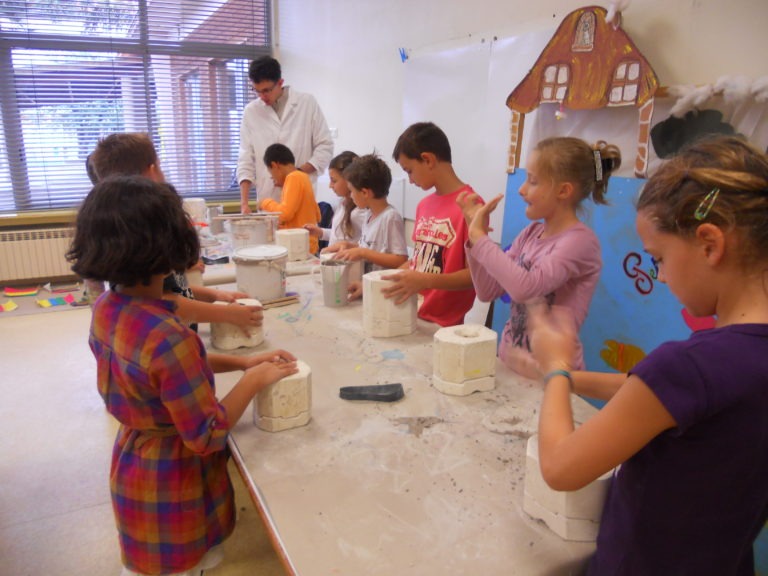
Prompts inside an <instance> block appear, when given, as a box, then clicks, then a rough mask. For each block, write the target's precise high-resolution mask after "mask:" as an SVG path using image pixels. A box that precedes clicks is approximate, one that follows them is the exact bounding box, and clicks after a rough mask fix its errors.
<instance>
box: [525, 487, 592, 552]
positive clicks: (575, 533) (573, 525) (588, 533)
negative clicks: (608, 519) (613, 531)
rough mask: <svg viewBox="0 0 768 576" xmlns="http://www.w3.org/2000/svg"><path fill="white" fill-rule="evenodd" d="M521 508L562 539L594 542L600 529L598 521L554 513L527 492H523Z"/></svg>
mask: <svg viewBox="0 0 768 576" xmlns="http://www.w3.org/2000/svg"><path fill="white" fill-rule="evenodd" d="M523 510H524V511H525V513H526V514H528V515H529V516H531V517H532V518H536V519H538V520H542V521H543V522H544V523H545V524H546V525H547V527H548V528H549V529H550V530H552V532H554V533H555V534H557V535H558V536H560V538H562V539H563V540H569V541H572V542H594V541H596V540H597V533H598V531H599V530H600V523H599V522H594V521H592V520H582V519H579V518H568V517H566V516H561V515H560V514H555V513H554V512H552V511H551V510H549V509H548V508H546V507H545V506H542V505H541V504H539V503H538V502H537V501H536V500H535V499H534V498H532V497H531V496H530V494H528V492H525V494H524V496H523Z"/></svg>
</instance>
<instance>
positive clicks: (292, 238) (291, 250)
mask: <svg viewBox="0 0 768 576" xmlns="http://www.w3.org/2000/svg"><path fill="white" fill-rule="evenodd" d="M275 244H279V245H280V246H284V247H285V248H288V261H289V262H294V261H299V260H306V259H307V258H309V230H306V229H304V228H285V229H283V230H278V231H277V232H276V233H275Z"/></svg>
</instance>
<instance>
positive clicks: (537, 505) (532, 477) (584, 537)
mask: <svg viewBox="0 0 768 576" xmlns="http://www.w3.org/2000/svg"><path fill="white" fill-rule="evenodd" d="M612 477H613V470H611V471H608V472H606V473H605V474H603V475H602V476H600V478H598V479H597V480H595V481H594V482H592V483H590V484H589V485H587V486H585V487H584V488H581V489H580V490H574V491H569V492H563V491H557V490H552V488H550V487H549V486H548V485H547V483H546V482H545V481H544V478H543V477H542V475H541V468H540V466H539V438H538V435H536V434H534V435H533V436H531V437H530V438H529V439H528V445H527V448H526V466H525V490H524V497H523V510H524V511H525V512H526V513H527V514H529V515H530V516H532V517H533V518H538V519H540V520H543V521H544V522H545V523H546V524H547V526H548V527H549V528H550V530H552V531H553V532H554V533H555V534H557V535H558V536H560V537H561V538H562V539H563V540H573V541H579V542H594V541H595V540H596V539H597V532H598V530H599V528H600V517H601V516H602V513H603V505H604V504H605V497H606V494H607V493H608V487H609V485H610V482H611V478H612Z"/></svg>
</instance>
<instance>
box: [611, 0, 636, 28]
mask: <svg viewBox="0 0 768 576" xmlns="http://www.w3.org/2000/svg"><path fill="white" fill-rule="evenodd" d="M631 3H632V0H610V2H609V4H608V12H607V13H606V15H605V21H606V22H608V23H609V24H610V23H611V22H613V27H614V28H618V27H619V25H620V24H621V19H620V16H619V15H620V14H621V13H622V12H623V11H624V10H626V9H627V8H628V7H629V5H630V4H631ZM614 20H615V22H614Z"/></svg>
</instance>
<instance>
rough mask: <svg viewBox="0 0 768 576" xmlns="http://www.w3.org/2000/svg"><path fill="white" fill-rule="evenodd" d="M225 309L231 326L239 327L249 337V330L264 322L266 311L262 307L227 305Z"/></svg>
mask: <svg viewBox="0 0 768 576" xmlns="http://www.w3.org/2000/svg"><path fill="white" fill-rule="evenodd" d="M223 308H225V312H226V316H227V320H225V322H229V323H230V324H234V325H235V326H239V327H240V329H241V330H242V331H243V332H244V333H245V334H246V335H247V336H250V332H248V329H249V328H257V327H258V326H261V324H262V322H263V321H264V311H263V310H262V308H261V306H243V305H242V304H227V306H226V307H223Z"/></svg>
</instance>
